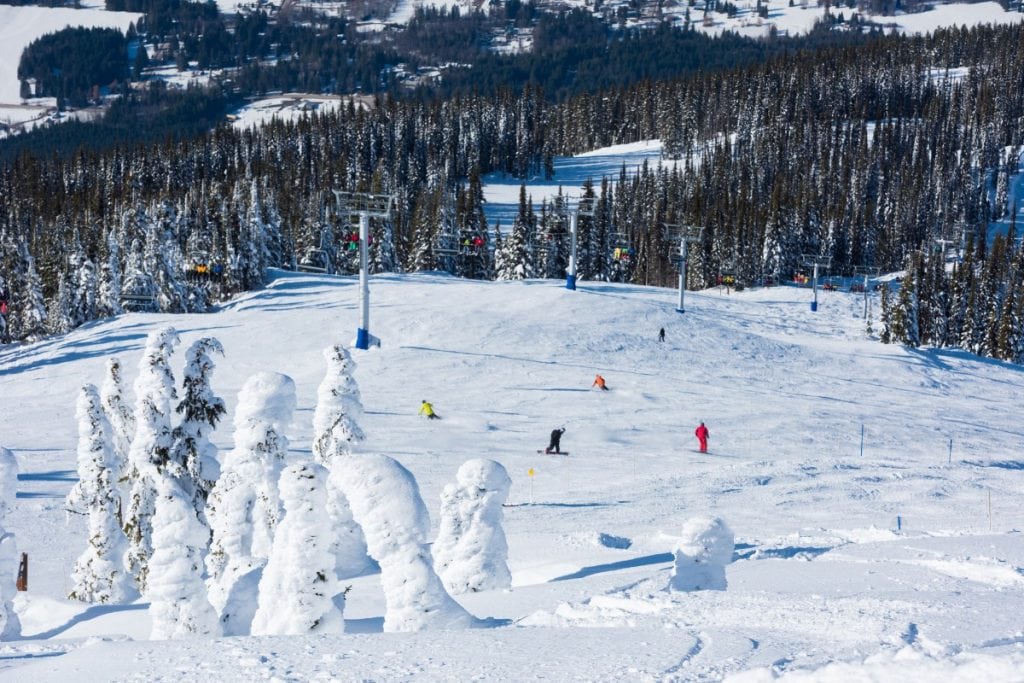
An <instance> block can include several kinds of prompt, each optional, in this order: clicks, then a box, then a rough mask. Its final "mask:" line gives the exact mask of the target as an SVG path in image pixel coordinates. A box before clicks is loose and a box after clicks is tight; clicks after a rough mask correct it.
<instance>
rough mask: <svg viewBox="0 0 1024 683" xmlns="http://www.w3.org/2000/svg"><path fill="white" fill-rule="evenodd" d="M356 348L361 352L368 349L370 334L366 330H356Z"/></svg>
mask: <svg viewBox="0 0 1024 683" xmlns="http://www.w3.org/2000/svg"><path fill="white" fill-rule="evenodd" d="M356 348H357V349H362V350H363V351H365V350H367V349H368V348H370V333H369V331H368V330H364V329H363V328H361V327H360V328H359V329H357V330H356Z"/></svg>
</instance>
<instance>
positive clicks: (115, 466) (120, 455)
mask: <svg viewBox="0 0 1024 683" xmlns="http://www.w3.org/2000/svg"><path fill="white" fill-rule="evenodd" d="M100 402H101V404H102V405H103V412H104V413H106V416H107V420H108V421H109V422H110V439H111V442H112V445H113V448H114V451H113V456H114V460H113V461H112V464H111V471H112V472H113V479H112V483H113V484H114V487H115V488H116V489H120V486H121V484H120V482H121V479H122V477H124V476H125V475H126V474H127V469H128V450H129V447H130V446H131V443H132V438H133V437H134V436H135V418H134V417H133V416H132V411H131V410H130V409H129V408H128V405H127V404H126V403H125V400H124V382H123V380H122V374H121V361H120V360H119V359H117V358H108V359H107V376H106V378H105V379H104V380H103V387H102V388H101V389H100ZM125 493H126V494H127V491H126V492H125ZM118 516H120V512H118Z"/></svg>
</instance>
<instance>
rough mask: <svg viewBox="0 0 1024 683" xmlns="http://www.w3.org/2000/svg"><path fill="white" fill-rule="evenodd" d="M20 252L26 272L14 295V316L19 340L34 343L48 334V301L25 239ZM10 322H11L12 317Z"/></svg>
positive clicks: (20, 246)
mask: <svg viewBox="0 0 1024 683" xmlns="http://www.w3.org/2000/svg"><path fill="white" fill-rule="evenodd" d="M18 252H19V254H20V255H21V256H20V260H21V262H22V263H23V264H24V269H25V270H24V280H23V282H22V285H21V287H20V288H19V289H18V292H17V294H15V295H14V309H15V310H14V315H15V316H17V325H14V328H15V332H16V334H17V336H18V337H19V338H21V339H24V340H25V341H29V342H33V341H38V340H39V339H41V338H42V337H43V335H44V334H46V326H47V317H46V299H45V298H43V282H42V280H41V279H40V277H39V272H38V271H37V270H36V262H35V259H34V258H32V255H31V254H30V253H29V251H28V243H27V242H26V241H25V240H24V239H22V240H20V241H19V242H18ZM8 322H11V320H10V317H8Z"/></svg>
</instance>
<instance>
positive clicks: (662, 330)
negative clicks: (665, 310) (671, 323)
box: [658, 327, 665, 342]
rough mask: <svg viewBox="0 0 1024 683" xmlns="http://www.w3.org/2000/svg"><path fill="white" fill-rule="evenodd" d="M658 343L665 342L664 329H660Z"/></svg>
mask: <svg viewBox="0 0 1024 683" xmlns="http://www.w3.org/2000/svg"><path fill="white" fill-rule="evenodd" d="M658 341H660V342H663V341H665V328H664V327H663V328H661V330H660V331H659V332H658Z"/></svg>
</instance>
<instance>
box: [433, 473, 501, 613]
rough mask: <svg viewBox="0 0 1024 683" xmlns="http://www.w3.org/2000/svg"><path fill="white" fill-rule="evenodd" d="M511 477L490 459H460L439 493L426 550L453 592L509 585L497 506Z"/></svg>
mask: <svg viewBox="0 0 1024 683" xmlns="http://www.w3.org/2000/svg"><path fill="white" fill-rule="evenodd" d="M511 484H512V480H511V479H509V476H508V472H506V471H505V468H504V467H502V466H501V465H500V464H499V463H496V462H494V461H493V460H486V459H483V458H478V459H475V460H469V461H467V462H465V463H463V465H462V467H460V468H459V471H458V474H456V483H455V484H449V485H448V486H445V488H444V491H443V492H442V493H441V526H440V530H439V531H438V534H437V540H435V541H434V545H433V546H432V548H431V552H432V553H433V555H434V569H436V570H437V573H438V575H439V576H440V577H441V580H442V581H443V582H444V586H445V588H447V589H448V592H449V593H451V594H453V595H459V594H461V593H472V592H476V591H485V590H498V589H504V588H509V587H510V586H511V585H512V574H511V572H509V569H508V542H507V541H506V540H505V531H504V530H503V529H502V517H503V515H502V509H501V506H502V505H503V504H504V503H505V500H506V499H507V498H508V491H509V487H510V486H511Z"/></svg>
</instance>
